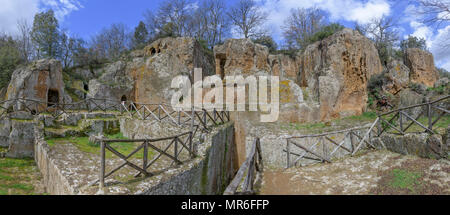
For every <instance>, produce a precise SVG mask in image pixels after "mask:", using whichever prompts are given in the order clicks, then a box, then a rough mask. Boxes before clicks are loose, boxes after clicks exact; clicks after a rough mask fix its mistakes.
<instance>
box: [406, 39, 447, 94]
mask: <svg viewBox="0 0 450 215" xmlns="http://www.w3.org/2000/svg"><path fill="white" fill-rule="evenodd" d="M406 65H407V66H408V67H409V69H410V70H411V72H410V75H409V77H410V80H411V82H413V83H419V84H424V85H425V86H427V87H433V86H434V83H435V82H436V81H437V80H438V79H439V74H438V72H437V71H436V68H435V66H434V58H433V55H432V54H431V53H430V52H427V51H424V50H421V49H417V48H409V49H407V51H406Z"/></svg>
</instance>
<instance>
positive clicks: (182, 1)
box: [153, 0, 196, 36]
mask: <svg viewBox="0 0 450 215" xmlns="http://www.w3.org/2000/svg"><path fill="white" fill-rule="evenodd" d="M195 9H196V8H195V7H194V4H192V2H191V0H166V1H164V2H162V3H161V5H160V7H159V9H158V11H157V13H156V16H153V21H154V22H155V26H156V28H157V31H158V32H160V33H161V32H162V33H165V34H173V36H192V34H193V32H192V31H191V29H189V28H190V27H191V26H192V25H191V23H190V22H191V20H192V14H193V11H195Z"/></svg>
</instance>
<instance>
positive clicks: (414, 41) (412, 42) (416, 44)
mask: <svg viewBox="0 0 450 215" xmlns="http://www.w3.org/2000/svg"><path fill="white" fill-rule="evenodd" d="M400 48H401V49H402V51H403V52H406V49H408V48H418V49H422V50H427V42H426V41H425V39H423V38H417V37H415V36H409V37H408V39H406V40H402V42H401V43H400Z"/></svg>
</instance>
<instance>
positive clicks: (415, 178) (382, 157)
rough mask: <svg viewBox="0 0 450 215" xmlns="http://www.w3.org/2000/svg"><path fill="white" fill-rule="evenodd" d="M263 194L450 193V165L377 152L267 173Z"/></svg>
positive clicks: (268, 171)
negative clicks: (328, 162)
mask: <svg viewBox="0 0 450 215" xmlns="http://www.w3.org/2000/svg"><path fill="white" fill-rule="evenodd" d="M260 193H261V194H263V195H297V194H300V195H304V194H319V195H320V194H326V195H329V194H335V195H347V194H450V162H448V161H437V160H428V159H421V158H417V157H412V156H403V155H399V154H395V153H391V152H387V151H374V152H369V153H367V154H364V155H360V156H357V157H350V158H346V159H343V160H339V161H336V162H334V163H331V164H317V165H313V166H308V167H299V168H292V169H289V170H286V171H285V170H274V169H272V170H267V171H265V172H264V179H263V184H262V188H261V192H260Z"/></svg>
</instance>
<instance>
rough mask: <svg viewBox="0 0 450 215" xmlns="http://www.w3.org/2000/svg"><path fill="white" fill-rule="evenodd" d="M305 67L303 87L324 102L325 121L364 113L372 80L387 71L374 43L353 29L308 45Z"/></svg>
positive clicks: (313, 96) (302, 75)
mask: <svg viewBox="0 0 450 215" xmlns="http://www.w3.org/2000/svg"><path fill="white" fill-rule="evenodd" d="M301 65H302V66H301V71H300V85H301V86H302V87H306V88H307V91H308V92H309V94H310V97H311V98H312V99H313V100H315V101H318V102H319V103H320V119H321V120H327V119H331V118H338V117H345V116H350V115H357V114H361V113H363V112H364V110H365V108H366V104H367V84H368V80H369V79H370V78H371V77H372V76H373V75H375V74H379V73H381V72H382V69H383V68H382V65H381V62H380V58H379V57H378V52H377V50H376V48H375V46H374V44H373V43H372V41H370V40H369V39H367V38H366V37H364V36H363V35H361V34H359V33H358V32H357V31H354V30H351V29H344V30H342V31H340V32H337V33H335V34H334V35H332V36H330V37H328V38H326V39H324V40H322V41H319V42H316V43H314V44H312V45H310V46H308V47H307V48H306V50H305V52H304V53H303V55H302V57H301Z"/></svg>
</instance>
